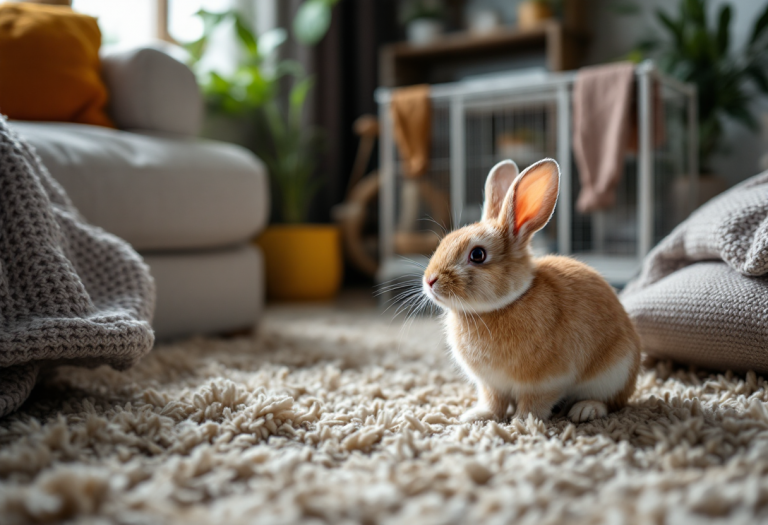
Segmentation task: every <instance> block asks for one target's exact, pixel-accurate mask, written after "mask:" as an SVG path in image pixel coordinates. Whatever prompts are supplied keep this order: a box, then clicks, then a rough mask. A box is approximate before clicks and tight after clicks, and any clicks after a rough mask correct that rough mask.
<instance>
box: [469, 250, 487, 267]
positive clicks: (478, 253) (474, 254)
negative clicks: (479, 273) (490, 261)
mask: <svg viewBox="0 0 768 525" xmlns="http://www.w3.org/2000/svg"><path fill="white" fill-rule="evenodd" d="M469 260H470V261H472V262H473V263H475V264H481V263H482V262H483V261H485V250H484V249H482V248H480V247H479V246H478V247H477V248H472V251H471V252H469Z"/></svg>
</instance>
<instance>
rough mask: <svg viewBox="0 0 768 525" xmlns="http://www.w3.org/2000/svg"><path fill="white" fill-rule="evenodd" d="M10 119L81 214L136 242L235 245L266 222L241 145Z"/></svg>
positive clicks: (263, 195)
mask: <svg viewBox="0 0 768 525" xmlns="http://www.w3.org/2000/svg"><path fill="white" fill-rule="evenodd" d="M13 126H14V127H15V128H16V129H17V130H18V132H19V134H20V135H22V136H23V137H25V138H26V139H28V141H29V143H31V144H32V145H33V146H34V147H35V148H36V149H37V153H38V154H39V155H40V157H41V158H42V160H43V163H44V164H45V165H46V167H47V168H48V170H49V171H50V172H51V175H53V177H54V178H55V179H56V180H58V181H59V182H60V183H61V185H62V186H64V189H65V190H66V191H67V194H69V196H70V198H71V199H72V201H73V202H74V204H75V206H77V208H78V209H79V210H80V212H81V213H82V215H83V216H84V217H85V218H86V219H87V220H88V221H89V222H91V223H92V224H95V225H97V226H101V227H102V228H104V229H105V230H107V231H109V232H111V233H113V234H115V235H117V236H119V237H122V238H123V239H125V240H127V241H128V242H130V243H131V244H132V245H133V246H134V248H136V249H137V250H143V251H151V250H176V249H202V248H214V247H221V246H228V245H233V244H236V243H239V242H242V241H245V240H248V239H250V238H252V237H253V236H254V235H256V234H257V233H259V232H260V231H261V229H262V228H263V227H264V226H265V224H266V221H267V217H268V214H269V188H268V183H267V173H266V170H265V168H264V165H263V164H262V163H261V161H260V160H259V159H258V158H256V157H255V156H254V155H253V154H251V153H250V152H249V151H247V150H245V149H243V148H241V147H238V146H234V145H231V144H225V143H221V142H214V141H207V140H201V139H194V138H179V137H174V136H169V135H164V136H163V135H159V134H149V133H142V134H138V133H128V132H125V131H118V130H113V129H107V128H101V127H96V126H87V125H80V124H65V123H38V122H14V123H13Z"/></svg>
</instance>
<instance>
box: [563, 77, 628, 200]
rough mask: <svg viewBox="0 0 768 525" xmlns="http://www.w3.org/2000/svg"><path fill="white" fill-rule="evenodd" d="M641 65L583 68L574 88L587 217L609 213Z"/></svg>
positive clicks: (577, 145) (575, 146)
mask: <svg viewBox="0 0 768 525" xmlns="http://www.w3.org/2000/svg"><path fill="white" fill-rule="evenodd" d="M634 78H635V66H634V64H632V63H630V62H617V63H615V64H608V65H602V66H594V67H585V68H583V69H580V70H579V72H578V74H577V76H576V81H575V83H574V86H573V152H574V156H575V158H576V164H577V166H578V168H579V180H580V182H581V192H580V194H579V198H578V201H577V203H576V207H577V208H578V210H579V211H580V212H582V213H587V212H590V211H594V210H598V209H603V208H609V207H611V206H612V205H613V204H614V201H615V199H616V186H617V185H618V183H619V181H620V180H621V174H622V172H623V164H624V153H625V151H626V148H627V144H628V141H629V128H630V119H631V104H632V100H633V97H632V91H633V89H632V88H633V84H634Z"/></svg>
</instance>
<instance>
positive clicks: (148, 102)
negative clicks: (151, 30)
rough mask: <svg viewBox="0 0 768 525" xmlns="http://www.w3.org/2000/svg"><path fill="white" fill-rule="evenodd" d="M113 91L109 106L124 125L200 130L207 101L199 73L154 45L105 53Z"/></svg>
mask: <svg viewBox="0 0 768 525" xmlns="http://www.w3.org/2000/svg"><path fill="white" fill-rule="evenodd" d="M101 68H102V76H103V77H104V82H105V83H106V85H107V89H108V90H109V107H108V111H109V114H110V116H111V117H112V119H113V120H114V122H115V124H116V125H117V127H118V128H120V129H125V130H145V131H160V132H165V133H172V134H176V135H186V136H190V135H192V136H194V135H197V134H198V133H199V132H200V127H201V125H202V119H203V100H202V96H201V94H200V89H199V88H198V85H197V81H196V80H195V75H194V74H193V73H192V71H191V70H190V69H189V68H188V67H187V66H186V65H184V64H183V63H181V62H179V61H178V60H176V59H175V58H173V57H171V56H170V55H169V54H166V53H165V52H164V51H161V50H160V49H157V48H154V47H142V48H137V49H130V50H117V51H109V50H106V51H104V52H103V53H102V56H101Z"/></svg>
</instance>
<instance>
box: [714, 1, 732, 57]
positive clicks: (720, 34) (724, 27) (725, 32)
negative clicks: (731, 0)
mask: <svg viewBox="0 0 768 525" xmlns="http://www.w3.org/2000/svg"><path fill="white" fill-rule="evenodd" d="M730 25H731V6H730V5H728V4H726V5H724V6H723V7H722V8H721V9H720V16H719V17H718V22H717V50H718V52H719V54H720V55H725V54H727V53H728V44H729V40H730Z"/></svg>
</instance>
